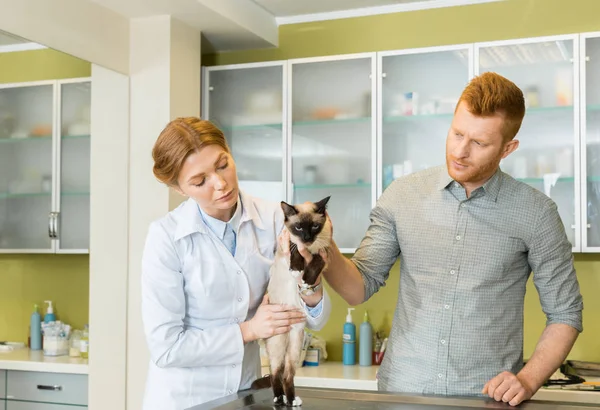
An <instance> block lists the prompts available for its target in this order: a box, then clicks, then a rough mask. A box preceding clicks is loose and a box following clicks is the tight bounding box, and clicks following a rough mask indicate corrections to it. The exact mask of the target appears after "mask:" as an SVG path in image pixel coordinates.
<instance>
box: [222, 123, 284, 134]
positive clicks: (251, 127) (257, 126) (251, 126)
mask: <svg viewBox="0 0 600 410" xmlns="http://www.w3.org/2000/svg"><path fill="white" fill-rule="evenodd" d="M282 125H283V124H282V123H273V124H248V125H217V126H218V127H220V128H221V129H222V130H223V131H225V132H228V131H246V130H255V129H260V128H274V129H280V128H281V127H282Z"/></svg>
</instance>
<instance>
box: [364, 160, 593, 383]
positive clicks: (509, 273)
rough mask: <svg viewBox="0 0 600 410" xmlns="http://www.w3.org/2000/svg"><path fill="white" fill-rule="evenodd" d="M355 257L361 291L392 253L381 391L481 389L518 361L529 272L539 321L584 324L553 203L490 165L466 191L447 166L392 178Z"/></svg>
mask: <svg viewBox="0 0 600 410" xmlns="http://www.w3.org/2000/svg"><path fill="white" fill-rule="evenodd" d="M370 218H371V225H370V227H369V229H368V231H367V233H366V235H365V237H364V239H363V240H362V242H361V244H360V247H359V249H358V250H357V251H356V253H355V255H354V257H353V258H352V260H353V262H354V263H355V264H356V266H357V268H358V270H359V271H360V272H361V274H362V276H363V280H364V284H365V300H366V299H368V298H370V297H371V296H372V295H373V294H374V293H376V292H377V291H378V289H379V287H380V286H383V285H384V284H385V281H386V279H387V278H388V275H389V272H390V269H391V267H392V265H393V264H394V262H395V261H396V260H397V258H398V257H400V265H401V272H402V273H401V277H400V290H399V295H398V304H397V306H396V312H395V317H394V322H393V326H392V330H391V334H390V337H389V344H388V348H387V352H386V355H385V358H384V361H383V363H382V366H381V368H380V371H379V375H378V378H379V389H381V390H388V391H398V392H409V393H423V394H447V395H478V394H480V392H481V389H482V388H483V385H484V384H485V383H486V382H487V381H488V380H489V379H491V378H493V377H494V376H496V375H497V374H498V373H500V372H502V371H505V370H507V371H510V372H513V373H518V372H519V370H520V369H521V368H522V366H523V304H524V297H525V287H526V283H527V280H528V278H529V275H530V273H531V272H532V271H533V280H534V283H535V286H536V288H537V290H538V293H539V297H540V301H541V305H542V309H543V311H544V312H545V314H546V317H547V324H552V323H564V324H567V325H570V326H572V327H574V328H575V329H577V330H578V331H582V330H583V329H582V314H581V311H582V309H583V302H582V297H581V294H580V290H579V284H578V282H577V277H576V274H575V269H574V267H573V255H572V245H571V244H570V243H569V241H568V239H567V236H566V234H565V230H564V226H563V223H562V221H561V219H560V216H559V214H558V211H557V207H556V204H555V203H554V202H553V201H552V200H551V199H550V198H548V197H547V196H546V195H544V194H543V193H542V192H539V191H537V190H535V189H534V188H531V187H530V186H528V185H526V184H524V183H521V182H518V181H516V180H515V179H513V178H512V177H510V176H509V175H507V174H505V173H503V172H502V171H500V170H498V171H497V172H496V173H495V174H494V175H493V176H492V178H490V179H489V180H488V181H487V182H486V183H485V184H484V185H483V186H482V187H480V188H478V189H476V190H474V191H473V192H472V193H471V196H470V197H469V198H467V196H466V193H465V190H464V188H462V187H461V185H460V184H458V183H457V182H454V181H453V180H452V178H451V177H450V176H449V175H448V172H447V169H446V167H445V166H440V167H435V168H431V169H428V170H425V171H421V172H417V173H414V174H412V175H409V176H406V177H403V178H400V179H398V180H396V181H394V182H393V183H392V184H391V185H390V187H389V188H388V189H386V190H385V192H384V193H383V195H382V196H381V198H380V199H379V200H378V203H377V205H376V207H375V208H374V209H373V210H372V212H371V216H370Z"/></svg>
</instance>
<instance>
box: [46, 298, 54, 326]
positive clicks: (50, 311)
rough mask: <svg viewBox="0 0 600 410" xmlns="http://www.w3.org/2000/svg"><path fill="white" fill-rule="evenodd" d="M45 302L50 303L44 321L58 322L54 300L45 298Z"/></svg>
mask: <svg viewBox="0 0 600 410" xmlns="http://www.w3.org/2000/svg"><path fill="white" fill-rule="evenodd" d="M44 302H45V303H47V304H48V309H47V310H46V314H45V315H44V323H50V322H56V316H55V315H54V308H53V307H52V301H51V300H45V301H44Z"/></svg>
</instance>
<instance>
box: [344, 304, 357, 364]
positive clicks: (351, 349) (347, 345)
mask: <svg viewBox="0 0 600 410" xmlns="http://www.w3.org/2000/svg"><path fill="white" fill-rule="evenodd" d="M353 310H354V308H348V315H347V316H346V323H344V336H343V342H344V346H343V363H344V364H345V365H353V364H356V326H355V325H354V323H352V311H353Z"/></svg>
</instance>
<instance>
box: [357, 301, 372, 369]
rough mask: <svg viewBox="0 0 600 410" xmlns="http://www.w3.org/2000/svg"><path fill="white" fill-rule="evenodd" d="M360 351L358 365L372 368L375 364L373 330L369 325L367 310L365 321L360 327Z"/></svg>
mask: <svg viewBox="0 0 600 410" xmlns="http://www.w3.org/2000/svg"><path fill="white" fill-rule="evenodd" d="M358 349H359V351H358V363H359V364H360V365H361V366H371V364H373V328H372V327H371V324H370V323H369V313H367V311H366V310H365V319H364V321H363V322H362V324H361V325H360V343H359V344H358Z"/></svg>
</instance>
